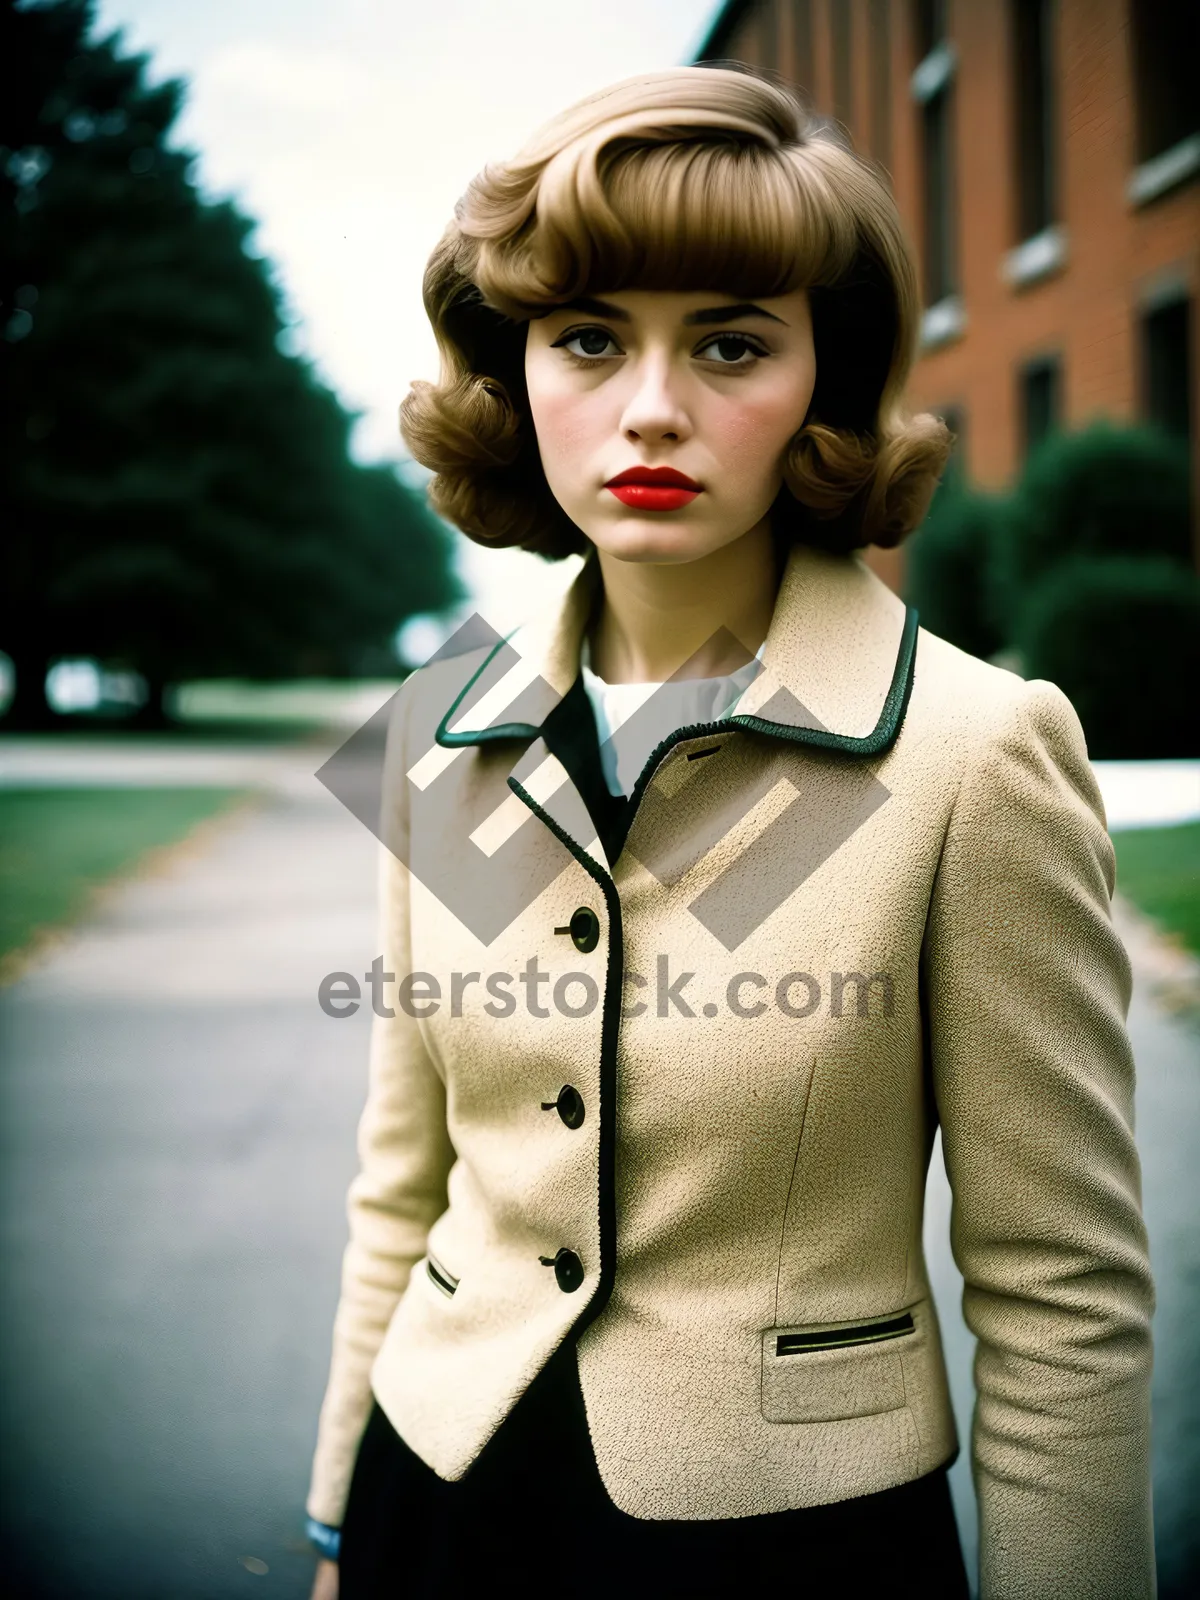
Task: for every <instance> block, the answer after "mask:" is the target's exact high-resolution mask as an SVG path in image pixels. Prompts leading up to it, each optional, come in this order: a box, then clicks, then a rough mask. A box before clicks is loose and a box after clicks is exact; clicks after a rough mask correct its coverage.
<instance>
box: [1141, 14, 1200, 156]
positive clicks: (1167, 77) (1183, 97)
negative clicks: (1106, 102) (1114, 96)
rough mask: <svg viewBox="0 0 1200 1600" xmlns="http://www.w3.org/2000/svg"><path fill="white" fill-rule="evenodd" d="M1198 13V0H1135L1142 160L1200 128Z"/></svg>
mask: <svg viewBox="0 0 1200 1600" xmlns="http://www.w3.org/2000/svg"><path fill="white" fill-rule="evenodd" d="M1198 17H1200V12H1198V10H1197V7H1196V0H1131V4H1130V7H1129V20H1130V33H1131V35H1132V44H1133V81H1134V95H1135V99H1136V105H1137V110H1136V128H1137V151H1136V155H1137V161H1138V163H1139V165H1140V164H1142V163H1143V162H1146V161H1153V160H1154V158H1155V157H1156V156H1161V155H1163V154H1164V152H1166V151H1168V150H1172V149H1174V147H1175V146H1176V145H1179V144H1182V143H1184V141H1185V140H1187V139H1189V138H1190V137H1191V135H1193V134H1195V133H1197V132H1200V96H1197V93H1196V61H1197V58H1198V56H1200V39H1198V38H1197V32H1198V29H1197V19H1198Z"/></svg>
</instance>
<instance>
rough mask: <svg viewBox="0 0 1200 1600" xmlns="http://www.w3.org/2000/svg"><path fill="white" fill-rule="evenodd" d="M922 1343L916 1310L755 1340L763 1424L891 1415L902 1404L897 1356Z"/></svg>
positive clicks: (783, 1330) (769, 1333)
mask: <svg viewBox="0 0 1200 1600" xmlns="http://www.w3.org/2000/svg"><path fill="white" fill-rule="evenodd" d="M924 1343H925V1328H924V1321H923V1313H922V1310H921V1307H920V1306H914V1307H913V1308H912V1309H911V1310H905V1311H895V1312H893V1313H892V1314H891V1315H890V1316H886V1317H875V1318H874V1319H873V1320H872V1321H870V1322H842V1323H836V1324H826V1325H824V1326H819V1325H818V1326H810V1327H797V1326H791V1327H775V1328H768V1329H767V1330H766V1331H765V1332H764V1334H763V1338H762V1413H763V1417H764V1418H765V1419H766V1421H768V1422H837V1421H841V1420H843V1419H846V1418H850V1417H866V1416H875V1415H877V1414H879V1413H880V1412H884V1411H895V1410H898V1409H899V1408H900V1407H902V1406H904V1405H905V1404H906V1403H907V1401H906V1395H905V1385H904V1359H903V1357H904V1355H905V1353H906V1352H908V1351H914V1350H918V1349H920V1348H921V1347H923V1345H924Z"/></svg>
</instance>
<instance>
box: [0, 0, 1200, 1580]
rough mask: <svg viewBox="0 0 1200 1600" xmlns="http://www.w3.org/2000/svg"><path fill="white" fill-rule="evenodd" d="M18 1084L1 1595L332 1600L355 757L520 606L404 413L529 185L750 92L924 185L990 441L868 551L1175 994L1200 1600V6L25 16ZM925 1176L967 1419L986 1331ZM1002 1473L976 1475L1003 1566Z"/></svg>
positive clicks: (7, 861)
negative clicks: (1029, 742) (346, 804)
mask: <svg viewBox="0 0 1200 1600" xmlns="http://www.w3.org/2000/svg"><path fill="white" fill-rule="evenodd" d="M0 17H2V27H3V36H2V39H0V44H2V49H0V56H2V58H3V67H2V68H0V70H2V71H3V74H4V93H3V97H2V99H0V190H2V203H0V229H2V251H0V256H2V259H0V327H2V331H3V338H2V339H0V361H2V362H3V367H4V389H3V410H2V413H0V430H2V435H0V437H2V443H0V449H2V451H3V467H4V485H3V495H4V507H3V509H4V530H3V555H2V557H0V561H2V565H0V1050H2V1051H3V1068H2V1070H0V1085H2V1092H3V1115H2V1118H0V1138H2V1140H3V1161H2V1164H0V1180H2V1182H3V1205H2V1216H0V1220H2V1223H3V1238H4V1255H5V1265H4V1274H3V1295H4V1326H5V1330H6V1335H5V1357H4V1364H3V1375H2V1380H3V1381H2V1384H0V1422H2V1425H3V1441H2V1457H0V1472H2V1475H3V1476H2V1484H3V1497H2V1500H3V1503H2V1506H0V1516H2V1518H3V1526H4V1547H5V1551H6V1556H7V1563H6V1569H7V1571H8V1572H9V1585H8V1586H9V1587H10V1592H18V1593H19V1594H21V1595H23V1596H29V1597H34V1596H38V1597H40V1596H54V1597H58V1596H71V1597H74V1600H79V1597H88V1600H90V1597H97V1600H101V1597H103V1600H107V1597H110V1596H111V1597H114V1600H117V1597H119V1600H142V1597H146V1600H149V1597H151V1596H153V1597H155V1600H162V1597H171V1600H224V1597H225V1596H238V1595H241V1594H243V1593H245V1594H250V1593H262V1594H268V1593H270V1594H274V1595H277V1596H280V1597H283V1596H286V1597H289V1600H291V1597H298V1596H303V1595H305V1594H306V1593H307V1587H308V1584H309V1582H310V1581H311V1570H312V1557H311V1554H310V1553H309V1550H308V1547H307V1545H306V1543H305V1540H304V1538H303V1509H302V1508H303V1496H304V1492H305V1489H306V1485H307V1475H308V1467H309V1462H310V1458H311V1451H312V1446H313V1442H314V1432H315V1425H316V1414H317V1407H318V1404H319V1401H320V1398H321V1393H322V1390H323V1386H324V1380H325V1372H326V1363H327V1360H328V1349H329V1336H330V1331H331V1319H332V1315H333V1308H334V1304H335V1301H336V1294H337V1271H338V1264H339V1259H340V1252H341V1248H342V1243H343V1238H344V1211H343V1202H344V1194H345V1188H346V1184H347V1183H348V1181H349V1179H350V1177H351V1175H352V1173H353V1170H354V1165H355V1156H354V1128H355V1124H356V1122H357V1118H358V1114H359V1111H360V1109H361V1104H362V1099H363V1095H364V1093H365V1088H366V1050H365V1045H366V1029H367V1026H368V1025H369V1024H368V1023H367V1021H366V1019H364V1017H363V1016H362V1014H361V1012H360V1014H359V1015H357V1016H356V1017H352V1018H347V1019H344V1020H336V1021H335V1020H334V1019H331V1018H330V1017H328V1016H326V1015H325V1014H324V1013H322V1012H321V1010H320V1009H319V1007H318V1005H317V1002H316V991H317V985H318V983H319V981H320V979H321V977H323V976H324V975H325V974H326V973H328V972H330V971H333V970H346V971H350V972H355V971H357V972H362V971H365V969H366V967H367V966H368V965H369V963H370V961H371V959H372V957H373V954H374V950H373V945H374V943H375V923H374V918H375V910H374V880H373V872H374V841H373V839H372V837H371V835H370V834H369V833H368V832H367V830H365V829H363V828H362V827H360V826H359V825H358V824H357V823H356V822H355V820H354V819H353V817H352V816H350V814H349V813H348V812H347V811H345V810H344V809H343V808H342V807H340V806H339V805H338V803H337V802H336V801H335V800H334V799H333V797H332V796H331V795H330V794H328V793H327V792H326V790H325V789H324V788H323V787H322V785H321V784H320V783H319V782H318V781H317V779H316V778H315V776H314V774H315V772H316V770H317V768H318V767H319V766H320V765H321V764H322V762H323V761H324V760H325V759H326V758H327V757H328V755H329V754H330V753H332V751H333V750H335V749H336V748H337V747H338V746H339V745H340V744H341V742H342V741H343V740H344V739H345V738H346V737H347V736H348V734H349V733H350V732H352V731H353V730H354V729H356V728H357V727H359V726H360V725H361V724H362V723H363V722H364V721H365V720H366V719H367V718H369V717H370V716H371V715H372V714H373V713H374V712H375V711H376V710H377V709H378V708H379V707H380V706H381V705H382V704H383V703H384V702H385V701H386V700H387V699H388V698H389V696H390V695H391V694H392V693H393V692H394V690H395V688H396V687H397V685H398V684H399V682H400V681H401V680H402V678H403V676H404V674H405V672H406V671H407V670H409V669H410V668H411V667H413V666H415V665H419V664H420V663H421V662H422V661H424V660H425V659H427V657H428V656H429V655H430V654H432V652H433V651H434V650H435V649H436V648H437V647H438V645H439V644H441V643H442V642H443V640H444V639H445V638H446V637H447V636H448V635H449V634H450V632H451V631H453V629H454V628H455V627H457V626H458V625H460V624H461V622H462V621H463V620H465V618H466V617H468V616H469V615H470V614H471V613H472V612H475V611H478V612H480V613H481V614H482V615H483V616H484V617H485V618H486V619H487V620H488V621H489V622H490V623H491V624H492V625H493V626H494V627H496V628H498V629H500V630H502V631H506V630H507V629H508V628H510V627H512V626H513V625H514V624H515V623H516V622H517V621H518V620H520V619H521V618H522V617H524V616H526V615H528V614H530V613H531V612H532V611H535V610H537V609H538V608H539V607H540V606H542V605H544V604H546V603H549V602H550V601H551V600H552V599H553V597H554V596H556V595H557V594H558V593H559V592H560V591H561V589H562V587H563V586H564V585H565V584H566V583H567V582H568V581H569V580H570V578H571V577H572V576H573V575H574V572H575V570H576V568H577V561H576V560H575V559H572V560H571V561H568V562H565V563H560V564H557V565H551V564H548V563H545V562H542V561H540V560H538V559H536V558H533V557H529V556H525V555H522V554H521V553H519V552H495V551H483V550H481V549H480V548H479V547H477V546H475V545H473V544H471V543H470V542H469V541H468V540H466V539H464V538H462V537H461V536H460V535H458V534H457V533H455V532H454V531H453V530H450V529H448V528H446V527H445V526H444V525H443V524H441V523H440V522H439V521H438V519H437V518H436V517H434V516H433V515H432V514H431V512H430V511H429V510H428V508H427V507H426V504H425V501H424V496H423V484H424V479H425V474H424V473H423V472H422V470H421V469H420V468H418V467H417V466H416V465H415V464H414V463H412V462H411V461H408V460H406V459H405V457H404V454H403V449H402V446H401V442H400V439H399V434H398V431H397V426H396V415H397V408H398V405H399V402H400V400H401V399H402V397H403V395H404V394H405V392H406V390H407V387H408V383H409V381H410V380H411V379H412V378H414V377H430V378H432V377H435V376H436V351H435V349H434V346H433V341H432V337H431V335H430V332H429V329H428V324H427V323H426V321H425V318H424V315H423V312H422V309H421V299H420V286H421V275H422V272H423V269H424V265H425V260H426V258H427V256H428V253H429V251H430V249H431V248H432V246H433V244H434V243H435V242H436V240H437V238H438V236H439V234H440V233H441V231H442V228H443V227H444V225H445V223H446V221H447V220H448V219H449V217H450V214H451V211H452V208H453V205H454V201H455V200H456V198H457V197H458V195H459V194H460V193H461V192H462V190H463V188H464V187H465V185H466V183H467V182H468V181H469V179H470V178H471V177H472V175H473V174H474V173H475V172H476V171H477V170H478V169H479V168H480V167H481V166H482V165H483V164H484V163H485V162H487V161H489V160H494V159H496V158H498V157H503V156H505V155H507V154H510V153H511V152H512V151H514V150H515V149H516V148H517V147H518V145H519V144H520V143H521V142H522V141H523V140H524V138H525V137H526V136H527V135H528V133H529V132H531V131H532V129H533V128H534V127H535V126H537V125H538V124H539V123H540V122H541V121H543V120H544V119H545V118H546V117H548V116H550V115H552V114H553V113H554V112H555V111H557V110H559V109H561V107H562V106H564V105H565V104H567V103H569V102H570V101H572V100H574V99H576V98H578V97H579V96H580V95H582V94H584V93H586V92H588V91H589V90H591V89H594V88H598V87H601V86H602V85H603V84H605V83H607V82H611V81H613V80H614V79H617V78H620V77H624V76H627V75H629V74H631V73H634V72H637V71H640V70H647V69H652V68H657V67H663V66H668V65H671V64H676V63H681V62H689V61H705V60H707V61H725V60H736V61H741V62H744V63H747V64H750V65H753V66H756V67H758V68H760V69H763V70H766V71H768V72H771V73H774V74H776V75H777V76H778V77H779V78H781V79H782V80H784V81H786V82H787V83H789V84H791V85H793V86H795V87H797V88H798V89H800V90H802V91H803V92H804V94H805V95H806V96H807V97H808V99H809V101H810V102H811V104H812V106H813V107H814V109H815V110H816V111H817V112H818V113H819V114H820V115H822V116H823V117H827V118H829V119H831V120H832V121H834V122H836V123H838V124H840V125H841V126H842V128H843V129H844V130H845V132H846V134H847V135H848V136H849V137H850V138H851V139H852V140H853V142H854V145H855V147H856V148H857V149H858V150H860V151H861V152H863V153H864V154H866V155H868V156H869V157H870V158H871V159H872V160H874V161H875V162H876V163H878V165H879V166H880V167H881V168H882V169H883V170H884V171H885V172H886V173H887V175H888V177H889V180H890V182H891V183H892V185H893V188H894V191H895V194H896V198H897V201H898V204H899V207H900V210H901V213H902V215H903V217H904V220H905V223H906V226H907V228H908V231H909V234H910V236H911V238H912V240H913V242H914V245H915V247H916V250H917V254H918V258H919V261H920V270H921V277H922V287H923V296H924V306H925V310H924V316H923V321H922V328H921V343H920V353H919V358H918V360H917V363H916V366H915V369H914V374H913V379H912V383H911V386H910V400H911V402H912V403H913V404H914V405H916V406H919V407H922V408H926V409H932V410H934V411H936V412H937V413H938V414H940V415H941V416H943V417H944V418H945V419H946V420H947V422H948V423H949V424H950V426H951V428H952V429H953V431H954V433H955V435H956V438H957V445H956V449H955V454H954V457H953V459H952V463H951V467H950V470H949V471H948V473H947V474H946V478H945V480H944V483H943V485H942V487H941V488H940V490H939V492H938V494H937V497H936V499H935V501H934V503H933V506H932V508H931V511H930V514H929V517H928V520H927V522H926V524H925V526H924V527H923V528H922V529H921V530H920V531H919V532H918V533H917V534H916V535H915V536H914V537H913V539H912V540H911V541H909V542H908V543H907V544H906V545H905V546H904V547H902V549H901V550H899V551H896V552H884V551H872V552H870V554H869V557H868V559H869V560H870V562H871V564H872V565H873V566H874V567H875V569H876V570H877V571H878V572H879V573H880V575H881V576H882V577H883V578H884V579H885V580H886V581H887V582H888V583H890V584H891V585H892V586H893V587H894V588H895V589H896V590H897V591H898V592H899V593H901V594H903V595H904V596H905V598H907V599H909V600H911V601H912V602H913V603H914V604H916V605H917V606H918V607H919V610H920V613H921V620H922V622H923V623H924V624H925V625H926V626H927V627H929V628H931V629H932V630H933V631H934V632H937V633H940V634H942V635H943V636H944V637H946V638H948V639H951V640H953V641H954V642H955V643H956V644H958V645H960V646H962V647H963V648H964V649H967V650H969V651H971V652H972V653H974V654H977V655H980V656H983V657H985V658H987V659H990V660H993V661H996V662H998V663H1000V664H1001V665H1004V666H1006V667H1008V668H1010V669H1011V670H1013V671H1016V672H1018V673H1021V674H1023V675H1024V676H1026V677H1030V678H1032V677H1039V678H1049V679H1051V680H1052V681H1054V682H1056V683H1058V684H1059V685H1060V686H1061V687H1062V688H1063V689H1064V691H1065V692H1066V693H1067V694H1068V695H1069V696H1070V698H1071V699H1072V701H1073V703H1074V705H1075V707H1076V709H1077V711H1078V713H1079V716H1080V718H1081V720H1082V722H1083V725H1084V729H1085V732H1086V734H1087V739H1088V747H1089V752H1090V754H1091V756H1092V758H1093V761H1094V764H1095V768H1096V773H1097V777H1098V780H1099V782H1100V786H1101V789H1102V791H1103V794H1104V797H1105V803H1106V807H1107V811H1108V820H1109V825H1110V830H1111V832H1112V835H1113V840H1114V844H1115V846H1116V851H1117V861H1118V885H1117V888H1118V892H1117V897H1116V901H1115V903H1114V915H1115V917H1116V919H1117V921H1118V926H1119V928H1120V930H1121V933H1122V937H1123V938H1124V940H1125V943H1126V947H1127V949H1128V950H1129V953H1130V957H1131V961H1132V963H1133V968H1134V994H1133V1001H1132V1004H1131V1009H1130V1024H1129V1025H1130V1032H1131V1036H1132V1038H1133V1041H1134V1048H1135V1053H1136V1056H1137V1064H1138V1080H1139V1081H1138V1136H1139V1143H1140V1146H1141V1150H1142V1156H1143V1164H1144V1177H1145V1205H1146V1214H1147V1221H1148V1224H1149V1227H1150V1231H1151V1241H1152V1247H1153V1254H1154V1261H1155V1267H1156V1271H1157V1275H1158V1283H1159V1308H1158V1311H1157V1314H1156V1347H1157V1367H1156V1379H1155V1408H1156V1422H1155V1440H1154V1451H1155V1457H1154V1471H1155V1493H1156V1502H1157V1520H1158V1547H1159V1560H1160V1569H1161V1583H1162V1593H1163V1594H1164V1596H1168V1597H1169V1596H1183V1595H1190V1594H1194V1593H1196V1592H1200V1531H1198V1528H1200V1525H1198V1523H1197V1519H1196V1517H1195V1511H1194V1508H1195V1506H1196V1505H1197V1504H1200V1399H1198V1397H1197V1391H1196V1385H1195V1370H1196V1355H1197V1340H1196V1335H1195V1329H1196V1327H1197V1325H1198V1324H1200V1242H1198V1235H1197V1230H1196V1226H1195V1220H1194V1218H1195V1215H1196V1213H1197V1210H1198V1201H1200V1177H1198V1173H1200V715H1198V712H1197V690H1198V687H1200V576H1198V550H1200V541H1198V534H1197V518H1196V500H1195V462H1196V454H1197V452H1196V441H1197V427H1198V425H1200V424H1198V420H1197V419H1198V414H1200V406H1198V404H1197V353H1198V352H1197V340H1198V335H1197V317H1196V311H1195V306H1196V296H1197V289H1198V285H1200V183H1198V181H1197V180H1198V178H1200V97H1198V96H1197V95H1196V93H1195V88H1194V81H1195V63H1196V61H1197V60H1198V59H1200V52H1198V51H1197V48H1196V46H1197V40H1196V18H1197V10H1196V7H1195V6H1194V5H1191V4H1185V3H1183V0H742V3H738V0H732V3H730V4H727V5H725V6H723V7H722V6H717V5H714V4H711V3H701V0H607V3H606V5H605V6H604V7H603V8H597V7H595V6H593V5H585V4H584V3H583V0H506V4H505V5H503V6H493V5H489V4H488V3H487V0H442V3H441V4H440V5H438V6H436V7H429V6H418V5H416V4H404V3H400V4H397V3H388V0H339V3H338V4H337V5H336V6H333V5H329V4H327V3H316V0H237V3H234V0H206V3H205V4H204V5H202V6H198V5H186V4H184V3H183V0H52V3H38V4H30V3H14V0H2V11H0ZM948 1212H949V1195H948V1191H947V1189H946V1185H945V1178H944V1175H943V1173H942V1171H941V1168H940V1162H939V1161H938V1160H935V1166H934V1171H933V1174H932V1175H931V1179H930V1187H929V1204H928V1218H927V1246H928V1251H929V1256H930V1261H931V1267H932V1271H933V1275H934V1281H935V1291H936V1293H937V1297H938V1301H939V1306H940V1309H941V1313H942V1317H943V1320H944V1323H945V1327H946V1339H947V1348H948V1355H949V1358H950V1361H951V1366H952V1380H953V1388H954V1396H955V1403H956V1407H957V1410H958V1415H959V1423H960V1432H961V1434H962V1437H963V1440H964V1446H965V1441H966V1440H967V1438H968V1433H969V1421H970V1407H971V1370H970V1366H971V1357H972V1344H971V1339H970V1336H969V1335H968V1333H967V1331H966V1329H965V1327H964V1326H963V1324H962V1319H961V1314H960V1311H959V1309H958V1300H959V1295H960V1293H961V1283H960V1281H959V1280H958V1279H957V1277H956V1274H955V1269H954V1265H953V1261H952V1259H951V1257H950V1253H949V1248H948V1242H947V1222H948ZM967 1457H968V1452H967V1450H966V1449H965V1448H964V1452H963V1455H962V1456H961V1457H960V1459H959V1461H958V1463H957V1464H956V1466H955V1467H954V1470H953V1481H954V1487H955V1494H956V1503H957V1507H958V1512H959V1518H960V1523H961V1526H962V1530H963V1535H964V1542H965V1543H966V1544H967V1547H968V1551H969V1553H971V1555H972V1557H973V1554H974V1550H975V1547H976V1542H977V1533H976V1522H975V1511H974V1502H973V1496H972V1491H971V1484H970V1470H969V1460H968V1458H967Z"/></svg>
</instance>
